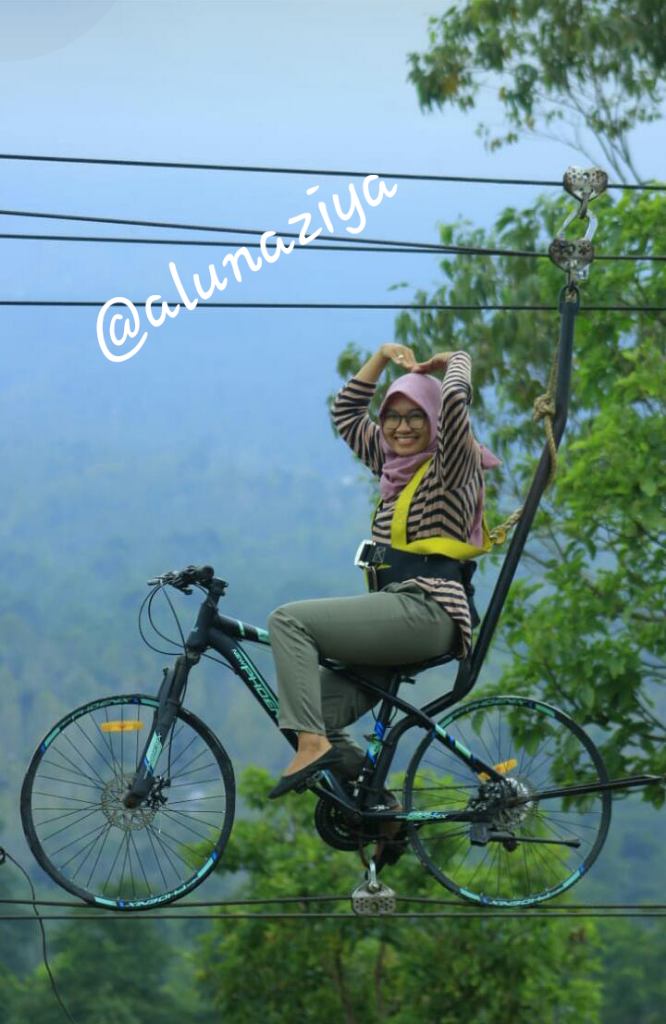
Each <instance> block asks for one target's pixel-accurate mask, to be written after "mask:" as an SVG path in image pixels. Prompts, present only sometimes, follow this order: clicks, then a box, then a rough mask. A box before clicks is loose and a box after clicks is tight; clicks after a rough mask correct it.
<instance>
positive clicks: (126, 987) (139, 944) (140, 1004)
mask: <svg viewBox="0 0 666 1024" xmlns="http://www.w3.org/2000/svg"><path fill="white" fill-rule="evenodd" d="M21 927H22V928H26V927H28V925H21ZM172 956H173V951H172V950H171V949H170V948H169V945H168V944H167V943H166V942H165V941H164V940H163V939H162V938H161V937H160V934H159V931H158V929H157V928H155V927H154V925H153V924H152V922H148V921H143V922H142V921H140V920H137V919H136V918H134V919H133V920H127V921H109V922H108V923H107V922H105V921H88V922H85V923H81V922H80V921H76V922H72V923H71V924H67V925H66V926H65V927H64V928H62V929H61V930H60V931H59V932H58V934H57V935H56V937H55V938H54V939H53V940H52V941H50V942H49V963H50V965H51V970H52V972H53V975H54V977H55V980H56V985H57V987H58V991H59V993H60V997H61V999H62V1000H63V1002H64V1004H65V1006H66V1007H67V1009H68V1010H69V1012H70V1013H71V1015H72V1017H73V1018H74V1020H75V1021H76V1022H77V1024H109V1021H114V1022H115V1024H144V1022H145V1021H151V1024H175V1022H176V1021H177V1020H179V1019H180V1010H179V1007H178V1006H177V1005H175V1004H174V1002H173V1000H172V999H170V998H169V995H168V993H167V992H166V991H165V980H166V970H167V967H168V965H169V962H170V960H171V958H172ZM10 981H11V985H12V989H13V990H12V991H11V993H10V994H11V996H12V998H11V1002H10V1012H9V1015H8V1016H7V1017H6V1018H5V1022H6V1024H25V1022H26V1021H40V1024H62V1021H63V1013H62V1010H61V1008H60V1006H59V1005H58V1003H57V1001H56V998H55V995H54V993H53V989H52V988H51V984H50V981H49V979H48V976H47V973H46V968H45V967H44V966H43V965H40V966H39V967H38V968H37V969H36V970H35V971H33V972H32V973H31V974H29V975H28V976H27V977H26V978H25V979H23V980H22V981H21V982H19V983H17V981H16V979H10Z"/></svg>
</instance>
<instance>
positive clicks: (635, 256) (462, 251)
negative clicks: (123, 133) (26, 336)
mask: <svg viewBox="0 0 666 1024" xmlns="http://www.w3.org/2000/svg"><path fill="white" fill-rule="evenodd" d="M224 230H234V229H233V228H230V229H226V228H225V229H224ZM238 230H239V231H242V228H239V229H238ZM281 237H282V238H286V237H291V238H296V237H297V236H296V235H287V234H283V235H281ZM0 238H7V239H15V240H20V241H30V242H32V241H35V242H120V243H122V244H124V245H195V246H206V247H208V246H220V247H222V248H225V249H228V248H231V247H232V246H245V248H246V249H260V248H261V243H260V242H245V241H242V240H241V239H234V240H232V239H228V240H226V241H224V242H215V241H213V240H212V239H208V238H131V237H129V238H118V237H117V236H115V235H108V236H105V235H29V234H21V233H15V234H10V233H8V232H7V233H3V232H0ZM341 241H347V239H341ZM349 241H350V242H353V241H355V239H349ZM358 241H361V239H358ZM318 250H322V251H328V252H345V253H347V252H391V253H397V252H399V253H408V254H410V255H411V254H414V253H416V254H418V253H421V254H424V253H427V254H428V255H429V256H433V255H434V256H437V255H456V254H459V255H463V256H526V257H528V258H530V257H531V258H534V259H549V258H550V257H549V255H548V253H547V252H529V251H527V250H520V249H490V248H484V247H481V246H465V245H446V246H442V245H437V244H436V243H433V244H432V245H431V244H429V243H428V242H423V243H417V242H387V243H386V244H385V245H381V244H376V245H375V244H372V245H368V246H366V247H365V248H363V247H362V246H355V245H349V246H345V245H328V244H327V243H325V242H320V243H317V244H316V245H307V246H302V245H301V246H295V247H294V249H293V250H292V251H293V252H317V251H318ZM594 258H595V260H602V261H610V260H646V261H649V262H652V263H657V262H664V261H666V256H662V255H655V254H653V253H627V254H624V255H620V256H604V255H602V254H599V255H595V257H594Z"/></svg>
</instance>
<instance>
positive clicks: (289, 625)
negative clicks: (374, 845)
mask: <svg viewBox="0 0 666 1024" xmlns="http://www.w3.org/2000/svg"><path fill="white" fill-rule="evenodd" d="M268 632H269V635H270V639H271V646H272V651H273V658H274V660H275V668H276V672H277V683H278V697H279V701H280V714H279V722H280V728H281V729H290V730H295V731H296V732H313V733H318V734H320V735H326V736H327V737H328V739H329V740H330V741H331V743H335V744H336V746H339V747H340V748H341V751H342V753H343V754H344V767H345V769H347V770H348V771H349V773H350V774H354V773H355V771H356V770H357V768H358V766H359V764H360V760H359V759H362V757H363V751H362V750H361V749H360V747H358V746H357V745H356V744H355V743H353V741H352V740H351V738H350V737H349V736H348V735H347V734H346V733H345V732H344V731H343V730H344V728H345V726H348V725H351V723H352V722H355V721H356V719H357V718H360V717H361V715H363V714H365V712H366V711H369V710H370V708H371V707H373V706H374V705H375V704H376V703H378V698H376V697H375V696H374V695H373V694H371V693H369V692H367V691H364V690H362V689H361V688H360V687H357V686H355V685H354V684H353V683H352V682H351V681H350V680H348V679H345V678H344V677H343V676H341V675H340V674H339V673H337V672H332V671H331V670H330V669H326V668H324V667H323V666H321V665H320V664H319V656H320V654H321V655H322V656H323V657H325V658H330V659H332V660H335V661H341V662H345V663H346V664H348V665H350V666H354V667H355V668H357V669H358V670H359V673H360V674H362V675H364V676H366V677H367V678H368V679H370V681H371V682H374V683H376V684H377V685H379V686H386V685H388V683H389V681H390V679H391V676H392V674H393V671H394V669H395V667H396V666H405V667H407V666H409V667H410V668H411V669H414V670H416V668H417V667H418V665H420V664H423V663H424V662H426V661H429V660H430V659H432V658H437V657H440V656H441V655H443V654H445V653H447V652H448V651H450V650H451V649H452V647H453V645H454V644H457V643H458V640H459V627H458V625H457V623H456V622H454V621H453V619H452V618H451V616H450V615H449V614H448V613H447V612H446V611H445V610H444V608H443V607H442V606H441V605H440V604H438V603H437V601H435V600H434V598H432V597H430V596H429V595H428V594H426V592H425V591H424V590H422V589H421V588H420V587H419V586H417V585H416V584H414V583H408V582H406V583H390V584H389V585H388V586H387V587H385V588H384V589H383V590H380V591H378V592H376V593H368V594H362V595H360V596H358V597H333V598H317V599H314V600H309V601H293V602H291V603H290V604H284V605H281V606H280V607H279V608H276V609H275V611H273V612H271V614H270V616H269V618H268Z"/></svg>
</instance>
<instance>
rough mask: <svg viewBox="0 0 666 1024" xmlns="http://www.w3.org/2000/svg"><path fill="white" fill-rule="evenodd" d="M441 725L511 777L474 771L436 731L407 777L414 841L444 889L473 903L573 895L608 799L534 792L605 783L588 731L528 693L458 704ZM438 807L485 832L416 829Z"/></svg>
mask: <svg viewBox="0 0 666 1024" xmlns="http://www.w3.org/2000/svg"><path fill="white" fill-rule="evenodd" d="M439 727H440V728H441V729H443V730H444V731H445V732H446V733H447V734H448V735H449V736H451V737H452V738H453V739H455V740H456V741H457V742H458V743H460V744H462V745H463V746H464V747H465V748H467V750H468V751H471V752H472V753H473V754H475V755H476V756H477V757H478V758H481V759H482V760H483V761H484V763H486V764H488V765H491V766H492V767H494V768H495V769H496V770H497V771H498V772H500V774H502V775H503V776H504V781H503V782H500V783H493V782H491V781H490V779H489V777H488V776H485V777H484V774H483V772H481V773H479V774H477V773H475V772H474V771H473V770H472V769H471V768H468V767H467V765H466V764H465V762H464V761H461V760H460V758H459V757H457V756H456V754H455V753H454V752H453V751H452V750H451V749H449V748H448V747H446V746H445V745H444V744H443V743H442V741H441V739H440V738H439V737H438V735H437V733H436V732H434V731H433V732H431V733H429V734H428V735H427V736H426V738H425V739H424V740H423V741H422V743H421V744H420V746H419V747H418V749H417V750H416V752H415V754H414V757H413V758H412V760H411V762H410V765H409V768H408V771H407V776H406V779H405V809H406V810H407V811H408V812H412V813H413V817H412V819H411V821H409V826H408V827H409V832H410V840H411V843H412V846H413V848H414V850H415V852H416V854H417V856H418V857H419V859H420V860H421V863H422V864H423V865H424V866H425V867H426V868H427V870H428V871H429V872H430V873H431V874H432V875H433V876H434V877H435V878H436V879H437V881H438V882H440V883H441V884H442V885H444V886H446V888H447V889H450V890H451V891H452V892H455V893H456V894H457V895H459V896H462V897H463V898H464V899H467V900H470V901H473V902H475V903H483V904H490V905H494V906H503V907H507V906H529V905H530V904H534V903H540V902H543V901H544V900H547V899H551V898H552V897H553V896H557V895H558V894H559V893H562V892H564V891H565V890H567V889H569V888H570V886H572V885H573V884H574V883H575V882H577V881H578V880H579V879H580V878H581V877H582V875H583V874H584V873H585V872H587V871H588V869H589V868H590V866H591V864H592V863H593V861H594V860H595V859H596V857H597V856H598V854H599V851H600V850H601V847H602V845H603V843H604V840H605V838H606V834H607V832H608V826H609V824H610V816H611V794H610V792H609V791H608V790H605V791H597V792H593V793H588V794H584V795H571V794H569V795H566V794H565V795H562V796H556V797H542V798H539V796H538V795H535V794H539V793H543V792H544V791H545V790H555V789H561V788H563V787H569V786H580V785H589V784H598V783H603V782H607V781H608V774H607V772H606V768H605V766H604V763H603V760H602V758H601V755H600V754H599V751H598V750H597V748H596V747H595V745H594V743H593V742H592V740H591V739H590V737H589V736H588V735H587V733H585V732H584V731H583V729H581V728H580V726H578V725H576V723H575V722H574V721H573V720H572V719H571V718H569V716H568V715H565V714H564V712H562V711H560V710H559V709H558V708H555V707H552V706H551V705H550V704H545V703H543V702H542V701H538V700H530V699H528V698H523V697H488V698H485V699H480V700H477V701H473V702H471V703H470V704H464V705H461V706H460V707H459V708H457V709H456V710H454V711H451V712H450V713H449V714H448V715H447V716H446V718H444V719H442V721H441V722H440V723H439ZM533 795H534V797H533ZM532 797H533V798H532ZM516 801H521V802H520V803H518V802H516ZM433 810H441V811H456V812H460V811H479V810H480V811H482V812H483V813H484V816H485V820H486V823H487V829H488V831H487V833H486V835H485V837H484V834H483V829H479V828H478V827H477V828H474V826H473V825H472V824H471V823H470V822H454V821H449V822H447V821H445V820H441V821H436V822H432V823H431V822H427V821H424V818H422V819H421V822H422V823H419V818H418V815H419V813H420V812H430V811H433ZM424 817H425V814H424ZM484 838H485V839H486V841H485V843H484V842H483V840H484Z"/></svg>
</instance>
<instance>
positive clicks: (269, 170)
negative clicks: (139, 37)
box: [0, 153, 666, 191]
mask: <svg viewBox="0 0 666 1024" xmlns="http://www.w3.org/2000/svg"><path fill="white" fill-rule="evenodd" d="M0 160H35V161H42V162H48V163H68V164H105V165H110V166H115V167H167V168H177V169H179V170H190V171H244V172H251V173H256V174H314V175H317V174H319V175H332V176H342V177H349V178H367V176H368V175H369V174H379V177H380V178H396V179H400V180H404V181H460V182H471V183H474V184H483V185H549V186H550V185H552V186H557V187H558V188H561V187H562V181H561V180H560V181H539V180H534V179H525V178H478V177H462V176H460V175H452V174H403V173H397V174H393V173H388V172H387V171H381V172H376V171H332V170H321V169H313V168H303V167H251V166H247V165H240V164H202V163H183V162H173V161H167V160H113V159H108V158H100V157H81V156H47V155H35V154H26V153H0ZM608 188H620V189H634V190H641V189H656V190H662V191H663V190H666V185H650V184H640V185H625V184H623V183H621V182H617V183H614V184H612V185H608Z"/></svg>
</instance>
